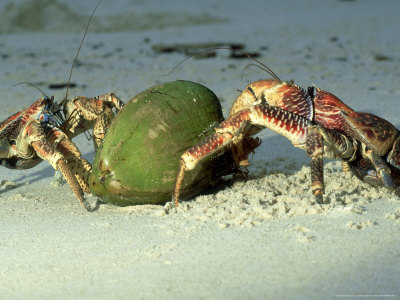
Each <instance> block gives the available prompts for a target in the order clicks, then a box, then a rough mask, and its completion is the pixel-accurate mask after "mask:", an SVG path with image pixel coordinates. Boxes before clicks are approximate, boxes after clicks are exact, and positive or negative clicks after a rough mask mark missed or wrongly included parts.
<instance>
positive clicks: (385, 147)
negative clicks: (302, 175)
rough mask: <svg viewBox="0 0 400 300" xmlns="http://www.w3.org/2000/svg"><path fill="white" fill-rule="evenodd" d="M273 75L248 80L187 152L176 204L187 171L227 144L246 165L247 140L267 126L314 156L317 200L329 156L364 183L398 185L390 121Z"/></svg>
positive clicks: (399, 157) (398, 158) (399, 160)
mask: <svg viewBox="0 0 400 300" xmlns="http://www.w3.org/2000/svg"><path fill="white" fill-rule="evenodd" d="M267 69H268V68H267ZM268 70H269V69H268ZM269 71H270V70H269ZM270 74H271V75H273V76H274V78H273V79H266V80H260V81H256V82H253V83H250V84H249V85H247V87H246V88H245V90H244V91H243V92H242V93H241V94H240V95H239V96H238V97H237V99H236V100H235V102H234V104H233V106H232V108H231V110H230V113H229V117H228V118H227V119H226V120H225V121H224V122H222V123H221V124H220V125H219V126H217V127H216V128H215V133H214V134H213V135H211V136H210V137H208V138H206V139H204V140H202V141H201V142H199V143H198V144H197V145H194V146H193V147H191V148H190V149H188V150H187V151H185V152H184V153H183V155H182V157H181V161H180V167H179V170H178V174H177V177H176V183H175V189H174V199H175V205H176V206H177V205H178V201H179V193H180V188H181V184H182V182H183V179H184V175H185V173H186V172H188V171H190V170H192V169H193V168H195V167H196V165H197V164H198V162H199V161H200V160H201V159H203V158H205V157H206V156H209V155H214V154H217V153H218V152H221V151H224V150H225V149H227V147H230V149H231V150H232V152H233V154H234V157H235V158H236V163H237V164H238V165H247V164H248V157H247V156H248V154H249V153H250V152H251V150H253V149H254V147H253V149H249V148H248V147H247V146H246V145H247V144H248V143H247V142H246V141H247V140H249V139H250V140H251V139H252V137H251V136H252V135H254V134H256V133H258V132H259V131H261V130H262V129H264V128H269V129H272V130H273V131H275V132H277V133H279V134H281V135H283V136H285V137H287V138H288V139H289V140H290V141H291V142H292V144H293V145H294V146H295V147H298V148H301V149H304V150H305V151H306V152H307V155H308V156H310V157H311V183H312V192H313V194H314V196H315V197H316V198H317V201H318V202H322V201H323V196H322V195H323V193H324V178H323V157H324V156H325V157H328V158H335V159H341V160H342V161H343V164H344V169H345V170H348V169H350V170H352V171H353V173H354V174H355V175H356V176H357V177H358V178H360V179H362V180H364V181H365V182H368V183H370V184H373V185H378V186H382V185H384V186H386V187H387V188H388V189H390V190H394V189H395V188H396V186H397V185H398V184H399V183H400V182H398V181H400V179H399V172H398V169H399V167H400V154H399V152H400V150H399V149H400V148H399V147H400V145H399V140H400V138H399V131H398V130H397V129H396V128H395V127H394V126H393V125H392V124H391V123H389V122H388V121H386V120H384V119H382V118H380V117H378V116H375V115H373V114H369V113H361V112H355V111H354V110H352V109H351V108H350V107H348V106H347V105H345V104H344V103H343V102H342V101H341V100H340V99H339V98H337V97H336V96H334V95H333V94H331V93H329V92H326V91H323V90H321V89H319V88H316V94H315V95H314V87H310V88H308V90H307V91H306V90H304V89H303V88H301V87H299V86H298V85H296V84H294V83H293V82H292V81H282V80H280V79H279V78H278V77H277V76H276V75H275V74H274V73H273V72H272V71H270ZM253 145H254V143H253ZM385 160H386V161H387V162H385ZM393 177H394V178H393ZM396 193H398V190H396Z"/></svg>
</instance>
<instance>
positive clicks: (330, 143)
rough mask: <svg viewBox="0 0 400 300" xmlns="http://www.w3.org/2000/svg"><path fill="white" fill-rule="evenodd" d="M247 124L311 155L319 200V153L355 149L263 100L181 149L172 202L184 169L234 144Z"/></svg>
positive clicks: (348, 154) (347, 154) (344, 154)
mask: <svg viewBox="0 0 400 300" xmlns="http://www.w3.org/2000/svg"><path fill="white" fill-rule="evenodd" d="M249 125H254V126H256V127H258V128H259V129H261V128H269V129H271V130H273V131H275V132H277V133H279V134H281V135H283V136H285V137H286V138H288V139H289V140H290V141H291V142H292V144H293V145H294V146H295V147H298V148H302V149H304V150H306V151H307V154H308V155H309V156H310V157H311V178H312V190H313V194H314V195H315V196H316V198H317V201H322V194H323V192H324V182H323V181H324V178H323V156H324V155H327V156H328V157H332V158H334V157H337V158H341V159H345V160H352V159H353V158H354V155H355V151H356V149H357V148H356V146H357V145H356V144H354V143H353V142H352V141H350V140H349V139H348V138H347V137H346V136H344V135H342V134H340V133H339V132H336V131H331V130H328V129H324V128H322V127H321V126H317V125H312V123H311V122H310V121H309V120H307V119H305V118H303V117H301V116H299V115H297V114H294V113H291V112H290V111H287V110H284V109H281V108H278V107H274V106H270V105H267V104H259V105H254V106H251V107H250V108H248V109H244V110H242V111H240V112H238V113H236V114H234V115H232V116H230V117H229V118H228V119H227V120H225V121H224V122H222V123H221V124H220V125H219V126H218V127H217V128H215V133H214V134H213V135H211V136H209V137H207V138H206V139H204V140H203V141H201V142H200V143H199V144H197V145H195V146H193V147H191V148H190V149H188V150H187V151H186V152H185V153H183V155H182V156H181V160H180V165H179V170H178V173H177V177H176V182H175V189H174V199H175V206H177V205H178V203H179V194H180V189H181V186H182V182H183V179H184V176H185V172H187V171H189V170H192V169H193V168H194V167H195V166H196V165H197V164H198V162H199V161H200V160H201V159H203V158H205V157H207V156H209V155H212V154H214V153H216V152H218V151H221V150H222V149H224V148H226V147H227V146H229V145H231V146H232V147H236V144H240V143H239V141H240V139H242V138H243V131H244V128H247V127H248V126H249ZM253 134H254V132H253ZM324 148H326V149H327V153H325V151H324Z"/></svg>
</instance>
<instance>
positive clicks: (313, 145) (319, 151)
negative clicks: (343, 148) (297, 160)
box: [306, 126, 325, 202]
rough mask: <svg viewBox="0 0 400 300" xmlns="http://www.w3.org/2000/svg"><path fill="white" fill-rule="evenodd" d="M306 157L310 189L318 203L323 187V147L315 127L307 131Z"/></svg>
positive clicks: (317, 129) (320, 200)
mask: <svg viewBox="0 0 400 300" xmlns="http://www.w3.org/2000/svg"><path fill="white" fill-rule="evenodd" d="M306 151H307V155H308V156H310V157H311V189H312V193H313V195H314V196H315V197H316V198H317V201H318V202H322V195H323V194H324V191H325V186H324V147H323V142H322V135H321V133H320V132H319V128H318V127H317V126H311V127H310V128H309V129H308V135H307V141H306Z"/></svg>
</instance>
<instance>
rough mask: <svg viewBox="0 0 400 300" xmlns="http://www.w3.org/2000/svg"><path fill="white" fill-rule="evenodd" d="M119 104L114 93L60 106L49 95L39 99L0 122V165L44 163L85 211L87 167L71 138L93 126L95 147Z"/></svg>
mask: <svg viewBox="0 0 400 300" xmlns="http://www.w3.org/2000/svg"><path fill="white" fill-rule="evenodd" d="M122 106H123V102H122V101H121V100H120V99H119V98H118V97H116V96H115V95H114V94H113V93H109V94H105V95H101V96H97V97H94V98H86V97H76V98H73V99H71V100H63V101H62V103H61V104H60V105H58V104H57V103H56V102H55V101H54V97H51V98H50V97H48V96H44V97H43V98H41V99H39V100H37V101H35V102H34V103H33V104H32V105H31V106H30V107H28V108H26V109H24V110H22V111H20V112H17V113H15V114H13V115H12V116H10V117H9V118H7V119H6V120H4V121H2V122H1V123H0V164H1V165H2V166H4V167H6V168H10V169H29V168H33V167H34V166H36V165H37V164H39V163H40V162H41V161H42V160H47V161H48V162H49V163H50V164H51V166H52V167H53V168H54V169H55V170H59V171H61V173H62V174H63V176H64V177H65V179H66V180H67V182H68V184H69V186H70V187H71V189H72V191H73V192H74V194H75V195H76V197H77V198H78V199H79V201H80V202H81V203H82V204H83V205H84V206H85V208H86V209H87V210H90V209H91V208H90V206H89V204H88V203H87V202H86V201H85V199H84V193H83V192H87V193H89V192H90V191H89V187H88V176H89V174H90V171H91V168H92V167H91V165H90V163H89V162H88V161H87V160H86V159H84V158H83V157H82V156H81V153H80V151H79V149H78V147H77V146H76V145H75V144H74V143H73V142H72V141H71V139H72V138H73V137H75V136H76V135H78V134H79V133H82V132H83V131H85V130H87V129H89V128H92V129H93V136H94V142H95V148H96V147H97V146H98V144H99V143H100V141H101V140H102V139H103V137H104V134H105V132H106V130H107V127H108V125H109V124H110V123H111V121H112V120H113V118H114V112H113V110H112V109H113V108H115V109H116V110H120V109H121V108H122Z"/></svg>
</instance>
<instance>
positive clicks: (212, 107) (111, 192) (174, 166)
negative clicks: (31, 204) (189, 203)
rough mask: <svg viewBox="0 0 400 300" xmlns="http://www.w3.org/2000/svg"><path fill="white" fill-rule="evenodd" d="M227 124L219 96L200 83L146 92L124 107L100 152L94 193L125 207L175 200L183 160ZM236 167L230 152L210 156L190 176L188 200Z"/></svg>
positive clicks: (186, 188) (186, 183) (93, 178)
mask: <svg viewBox="0 0 400 300" xmlns="http://www.w3.org/2000/svg"><path fill="white" fill-rule="evenodd" d="M222 121H223V116H222V110H221V104H220V102H219V100H218V98H217V97H216V96H215V94H214V93H213V92H212V91H210V90H209V89H208V88H206V87H204V86H202V85H200V84H198V83H194V82H190V81H173V82H167V83H164V84H161V85H158V86H154V87H152V88H149V89H147V90H145V91H144V92H142V93H140V94H138V95H136V96H135V97H133V98H132V99H131V100H130V101H129V102H127V103H126V104H125V106H124V107H123V109H122V110H121V111H120V112H119V113H118V115H117V116H116V118H115V119H114V121H113V122H112V124H111V126H110V128H109V130H108V132H107V134H106V136H105V138H104V140H103V142H102V144H101V145H100V147H99V149H98V151H97V152H96V156H95V160H94V163H93V170H92V174H91V176H90V178H89V185H90V189H91V191H92V193H94V194H95V195H97V196H99V197H100V198H101V199H102V200H104V201H106V202H109V203H112V204H115V205H121V206H125V205H134V204H162V203H165V202H167V201H170V200H171V195H172V191H173V188H174V183H175V177H176V174H177V171H178V167H179V159H180V156H181V155H182V153H183V152H184V151H185V150H186V149H188V148H189V147H191V146H192V145H194V144H196V143H198V142H199V141H200V140H202V139H203V138H205V137H207V136H208V135H209V134H211V133H213V132H214V130H213V129H214V127H215V126H217V125H218V124H219V123H221V122H222ZM233 169H234V160H233V158H232V154H231V152H230V151H226V152H224V153H222V155H220V156H217V157H215V156H214V157H208V158H207V159H205V160H204V163H202V164H201V165H200V166H199V167H198V168H196V170H195V171H194V172H192V173H191V174H189V175H188V176H187V178H185V181H184V183H183V195H184V197H183V198H188V197H191V196H193V195H194V194H197V193H199V192H200V191H201V190H203V189H204V188H206V187H208V186H210V184H212V183H214V182H215V181H216V180H218V178H220V177H221V176H222V175H226V174H228V173H231V172H232V171H233Z"/></svg>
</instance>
